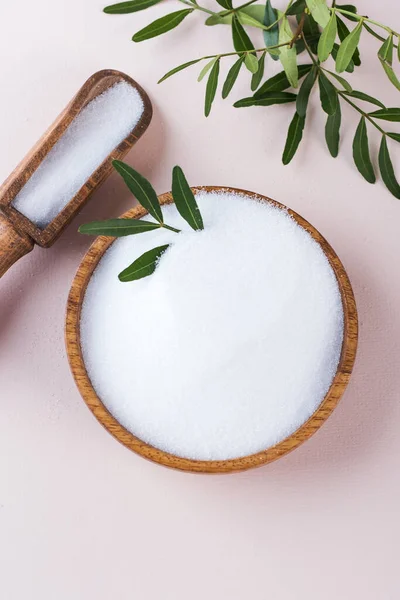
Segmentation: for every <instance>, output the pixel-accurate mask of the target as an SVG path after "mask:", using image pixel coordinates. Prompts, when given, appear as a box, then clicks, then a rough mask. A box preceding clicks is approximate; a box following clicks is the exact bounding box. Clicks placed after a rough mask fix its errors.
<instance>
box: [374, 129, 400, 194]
mask: <svg viewBox="0 0 400 600" xmlns="http://www.w3.org/2000/svg"><path fill="white" fill-rule="evenodd" d="M378 163H379V170H380V172H381V175H382V179H383V182H384V184H385V185H386V187H387V188H388V190H389V191H390V192H391V193H392V194H393V196H395V197H396V198H398V199H399V200H400V185H399V184H398V182H397V179H396V175H395V174H394V170H393V164H392V161H391V159H390V154H389V150H388V147H387V142H386V136H385V135H383V136H382V141H381V145H380V147H379V155H378Z"/></svg>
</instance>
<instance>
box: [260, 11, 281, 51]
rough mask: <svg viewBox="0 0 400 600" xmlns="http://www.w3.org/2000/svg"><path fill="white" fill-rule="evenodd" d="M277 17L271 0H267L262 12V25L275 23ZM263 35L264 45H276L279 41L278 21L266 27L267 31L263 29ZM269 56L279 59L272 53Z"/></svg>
mask: <svg viewBox="0 0 400 600" xmlns="http://www.w3.org/2000/svg"><path fill="white" fill-rule="evenodd" d="M277 18H278V13H277V12H276V10H275V9H274V8H272V5H271V0H267V2H266V3H265V12H264V17H263V23H264V25H266V26H267V27H270V25H272V23H275V21H276V20H277ZM263 36H264V42H265V45H266V46H276V45H277V44H278V43H279V26H278V23H276V25H274V26H273V27H271V28H270V29H268V31H265V30H264V31H263ZM271 56H272V58H273V60H279V55H278V56H276V55H274V54H271Z"/></svg>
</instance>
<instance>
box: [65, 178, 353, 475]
mask: <svg viewBox="0 0 400 600" xmlns="http://www.w3.org/2000/svg"><path fill="white" fill-rule="evenodd" d="M192 190H193V192H194V193H195V194H197V193H198V192H201V191H206V192H215V191H218V192H227V193H237V194H242V195H243V194H244V195H246V196H248V197H250V198H252V199H257V200H259V201H262V202H268V203H271V204H273V205H274V206H277V207H279V208H281V209H283V210H286V211H287V212H288V213H289V214H290V215H291V216H292V217H293V218H294V219H295V220H296V221H297V223H298V224H299V225H300V226H302V227H303V228H304V229H305V230H306V231H308V232H309V233H310V235H311V236H312V237H313V239H314V240H316V241H317V242H318V243H319V244H320V246H321V247H322V250H323V251H324V253H325V255H326V257H327V258H328V260H329V263H330V265H331V267H332V269H333V271H334V273H335V276H336V278H337V281H338V286H339V290H340V294H341V298H342V305H343V315H344V329H343V344H342V350H341V356H340V360H339V364H338V367H337V371H336V375H335V377H334V379H333V381H332V383H331V386H330V388H329V390H328V392H327V394H326V395H325V398H324V399H323V401H322V402H321V404H320V405H319V407H318V408H317V409H316V411H315V412H314V413H313V414H312V415H311V417H310V418H309V419H308V420H307V421H306V422H305V423H303V425H301V426H300V427H299V428H298V429H297V430H296V431H295V432H293V433H292V434H291V435H290V436H288V437H287V438H285V439H283V440H282V441H280V442H279V443H278V444H275V445H274V446H271V447H269V448H267V449H265V450H262V451H260V452H257V453H255V454H251V455H248V456H244V457H241V458H234V459H228V460H212V461H205V460H192V459H188V458H182V457H180V456H175V455H173V454H170V453H168V452H164V451H163V450H160V449H158V448H155V447H154V446H152V445H150V444H147V443H146V442H144V441H143V440H141V439H140V438H138V437H136V436H135V435H133V434H132V433H131V432H130V431H128V430H127V429H125V427H123V426H122V425H121V424H120V423H119V422H118V421H117V420H116V419H115V418H114V417H113V416H112V414H111V413H110V412H109V411H108V409H107V408H106V407H105V406H104V404H103V403H102V401H101V400H100V398H99V397H98V396H97V394H96V392H95V390H94V388H93V386H92V383H91V381H90V378H89V376H88V374H87V371H86V367H85V363H84V360H83V356H82V350H81V345H80V316H81V309H82V303H83V299H84V295H85V292H86V288H87V285H88V283H89V281H90V277H91V276H92V274H93V271H94V270H95V268H96V267H97V265H98V263H99V261H100V260H101V258H102V257H103V255H104V254H105V252H106V251H107V250H108V248H109V247H110V246H111V244H112V243H113V242H114V241H115V239H116V238H109V237H105V236H99V237H97V238H96V240H95V241H94V242H93V244H92V245H91V246H90V248H89V250H88V252H87V253H86V255H85V256H84V258H83V260H82V262H81V264H80V266H79V268H78V270H77V273H76V275H75V278H74V280H73V282H72V286H71V290H70V293H69V296H68V301H67V313H66V326H65V339H66V348H67V354H68V360H69V364H70V367H71V371H72V374H73V377H74V379H75V382H76V384H77V386H78V389H79V391H80V393H81V395H82V398H83V400H84V401H85V403H86V404H87V406H88V408H89V409H90V410H91V411H92V412H93V414H94V416H95V417H96V418H97V420H98V421H99V422H100V423H101V424H102V425H103V427H105V429H107V431H108V432H109V433H111V435H113V436H114V437H115V438H116V439H117V440H118V441H119V442H121V443H122V444H123V445H125V446H126V447H127V448H129V449H130V450H133V451H134V452H136V453H137V454H139V455H140V456H142V457H144V458H146V459H148V460H151V461H153V462H156V463H158V464H161V465H164V466H167V467H171V468H174V469H178V470H181V471H188V472H191V473H233V472H238V471H244V470H247V469H250V468H254V467H258V466H261V465H265V464H268V463H270V462H272V461H274V460H276V459H278V458H280V457H281V456H283V455H285V454H287V453H288V452H291V451H292V450H294V449H295V448H297V447H298V446H299V445H300V444H302V443H303V442H305V441H306V440H307V439H309V438H310V437H311V436H312V435H313V434H314V433H315V432H316V431H317V430H318V429H319V428H320V427H321V426H322V425H323V423H324V422H325V421H326V419H327V418H328V417H329V416H330V414H331V413H332V411H333V410H334V409H335V407H336V406H337V404H338V402H339V400H340V398H341V397H342V395H343V392H344V390H345V388H346V386H347V384H348V381H349V379H350V375H351V372H352V369H353V365H354V361H355V357H356V351H357V340H358V318H357V309H356V303H355V298H354V294H353V290H352V287H351V284H350V281H349V278H348V276H347V273H346V271H345V269H344V266H343V264H342V262H341V261H340V259H339V257H338V256H337V254H336V253H335V251H334V250H333V248H332V247H331V246H330V244H329V243H328V242H327V241H326V240H325V238H324V237H323V236H322V235H321V234H320V233H319V231H318V230H317V229H316V228H315V227H314V226H313V225H311V224H310V223H309V222H308V221H306V220H305V219H304V218H303V217H301V216H300V215H299V214H298V213H296V212H294V211H293V210H291V209H289V208H287V207H286V206H284V205H283V204H281V203H279V202H277V201H275V200H272V199H271V198H268V197H266V196H262V195H260V194H256V193H254V192H249V191H247V190H242V189H238V188H232V187H224V186H199V187H193V188H192ZM159 200H160V203H161V204H162V205H163V204H172V203H173V198H172V195H171V193H170V192H168V193H165V194H162V195H161V196H159ZM146 214H147V211H146V210H145V209H144V208H142V207H141V206H136V207H134V208H132V209H130V210H128V211H127V212H126V213H124V215H122V216H123V217H124V218H133V219H138V218H142V217H143V216H145V215H146Z"/></svg>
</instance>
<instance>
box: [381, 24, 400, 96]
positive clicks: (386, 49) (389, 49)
mask: <svg viewBox="0 0 400 600" xmlns="http://www.w3.org/2000/svg"><path fill="white" fill-rule="evenodd" d="M378 58H379V60H380V63H381V65H382V67H383V69H384V71H385V73H386V75H387V76H388V78H389V80H390V82H391V83H392V84H393V85H394V86H395V87H396V88H397V89H398V90H400V81H399V80H398V78H397V75H396V74H395V72H394V71H393V68H392V62H393V35H389V37H388V38H387V40H385V41H384V42H383V44H382V46H381V47H380V48H379V51H378Z"/></svg>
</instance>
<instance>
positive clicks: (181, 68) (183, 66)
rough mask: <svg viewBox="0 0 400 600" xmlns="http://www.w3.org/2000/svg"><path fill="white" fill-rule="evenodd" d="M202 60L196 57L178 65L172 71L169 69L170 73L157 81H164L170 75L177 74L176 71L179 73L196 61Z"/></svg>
mask: <svg viewBox="0 0 400 600" xmlns="http://www.w3.org/2000/svg"><path fill="white" fill-rule="evenodd" d="M201 60H202V59H201V58H196V59H195V60H189V62H186V63H183V64H182V65H179V66H178V67H175V68H174V69H171V70H170V71H168V73H165V75H163V76H162V77H161V79H160V80H159V81H158V82H157V83H162V82H163V81H165V80H166V79H168V77H172V75H175V73H179V71H183V69H187V68H188V67H191V66H192V65H195V64H196V63H198V62H200V61H201Z"/></svg>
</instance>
